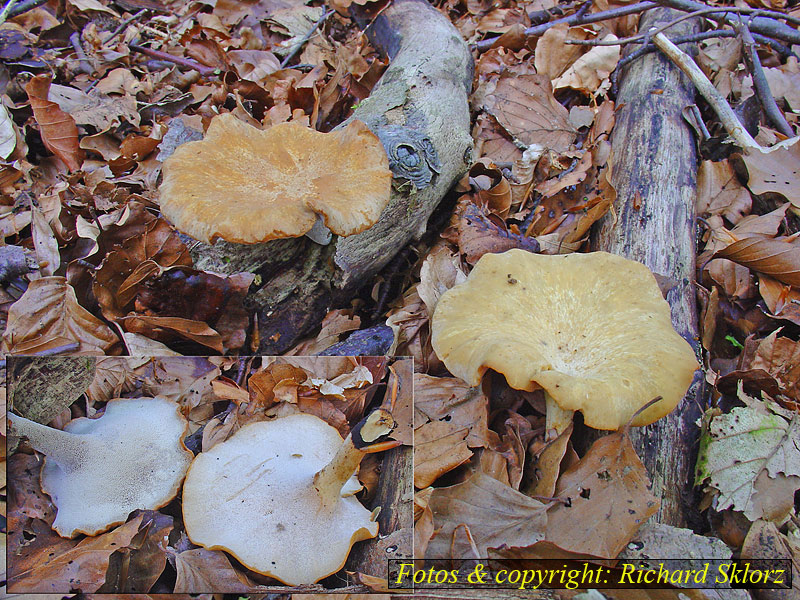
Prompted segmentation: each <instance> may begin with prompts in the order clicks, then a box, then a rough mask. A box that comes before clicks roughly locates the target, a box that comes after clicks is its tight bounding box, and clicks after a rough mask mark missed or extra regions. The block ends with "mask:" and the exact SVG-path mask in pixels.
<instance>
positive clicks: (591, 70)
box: [553, 33, 621, 94]
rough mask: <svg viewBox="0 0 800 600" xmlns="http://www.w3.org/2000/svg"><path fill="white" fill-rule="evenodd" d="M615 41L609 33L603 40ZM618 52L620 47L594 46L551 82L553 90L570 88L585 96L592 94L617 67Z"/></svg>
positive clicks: (615, 37) (614, 37)
mask: <svg viewBox="0 0 800 600" xmlns="http://www.w3.org/2000/svg"><path fill="white" fill-rule="evenodd" d="M616 39H617V36H615V35H614V34H613V33H610V34H608V35H607V36H606V37H604V38H603V41H604V42H606V41H614V40H616ZM620 52H621V49H620V46H595V47H594V48H592V49H591V50H589V52H587V53H586V54H584V55H583V56H581V57H580V58H579V59H578V60H576V61H575V62H574V63H572V66H570V67H569V68H568V69H567V70H566V71H564V74H563V75H561V77H559V78H558V79H556V80H555V81H553V89H555V90H557V89H559V88H564V87H571V88H573V89H576V90H581V91H582V92H585V93H587V94H594V93H595V92H596V91H597V90H599V89H600V87H601V86H602V85H603V83H604V82H605V81H606V80H607V79H608V76H609V75H611V72H612V71H613V70H614V69H615V68H616V67H617V62H619V56H620Z"/></svg>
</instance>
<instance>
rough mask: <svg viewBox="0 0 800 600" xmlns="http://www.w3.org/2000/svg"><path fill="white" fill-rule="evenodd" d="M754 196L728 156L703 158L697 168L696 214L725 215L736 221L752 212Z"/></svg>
mask: <svg viewBox="0 0 800 600" xmlns="http://www.w3.org/2000/svg"><path fill="white" fill-rule="evenodd" d="M751 206H752V200H751V198H750V194H749V193H748V191H747V189H746V188H745V187H744V186H742V185H741V184H740V183H739V181H738V179H736V175H735V174H734V172H733V167H731V165H730V163H729V162H728V161H727V160H723V161H719V162H712V161H710V160H704V161H703V162H701V163H700V169H699V170H698V172H697V214H698V215H703V214H707V215H722V216H723V217H725V218H726V219H727V220H728V221H729V222H730V223H732V224H734V225H736V224H737V223H738V222H739V221H741V219H742V217H744V216H745V215H746V214H748V213H749V212H750V208H751Z"/></svg>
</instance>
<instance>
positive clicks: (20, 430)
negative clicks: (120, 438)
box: [7, 413, 94, 466]
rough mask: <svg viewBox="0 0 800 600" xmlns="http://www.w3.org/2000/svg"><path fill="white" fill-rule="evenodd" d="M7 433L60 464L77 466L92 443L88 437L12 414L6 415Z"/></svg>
mask: <svg viewBox="0 0 800 600" xmlns="http://www.w3.org/2000/svg"><path fill="white" fill-rule="evenodd" d="M7 420H8V425H9V432H10V433H12V434H14V435H16V436H18V437H24V438H27V439H28V443H30V445H31V446H32V447H33V448H34V449H35V450H38V451H39V452H41V453H42V454H45V455H47V456H49V457H50V458H52V459H53V460H55V461H57V462H59V463H61V464H65V465H67V464H69V465H72V466H77V463H79V462H80V458H81V457H84V456H86V452H87V448H88V447H89V446H90V445H91V444H92V442H93V441H94V440H93V439H92V438H91V437H90V436H83V435H78V434H75V433H69V432H67V431H61V430H60V429H53V428H52V427H48V426H47V425H42V424H41V423H37V422H36V421H31V420H30V419H26V418H25V417H20V416H19V415H15V414H13V413H8V415H7Z"/></svg>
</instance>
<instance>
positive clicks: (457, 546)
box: [426, 472, 547, 558]
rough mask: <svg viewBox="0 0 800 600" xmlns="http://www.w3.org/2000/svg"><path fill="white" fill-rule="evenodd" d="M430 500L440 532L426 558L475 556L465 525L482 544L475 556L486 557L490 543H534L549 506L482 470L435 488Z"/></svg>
mask: <svg viewBox="0 0 800 600" xmlns="http://www.w3.org/2000/svg"><path fill="white" fill-rule="evenodd" d="M429 505H430V507H431V510H432V511H433V518H434V524H435V526H436V527H437V529H438V530H439V531H438V532H437V533H436V535H434V537H433V538H432V539H431V540H430V542H429V544H428V550H427V554H426V558H470V557H473V552H472V548H471V546H470V545H469V543H468V542H467V541H466V536H465V535H464V531H463V530H464V528H465V527H466V528H468V530H469V533H470V535H471V537H472V539H473V540H474V541H475V544H476V546H477V548H478V552H479V556H478V557H474V558H481V557H486V556H487V555H488V549H489V548H499V547H500V546H503V545H506V546H528V545H530V544H533V543H534V542H537V541H539V540H541V539H542V538H543V537H544V530H545V526H546V522H547V514H546V513H547V510H546V506H545V505H544V504H542V503H541V502H539V501H538V500H534V499H533V498H529V497H528V496H526V495H525V494H522V493H520V492H518V491H516V490H515V489H513V488H511V487H509V486H507V485H505V484H503V483H501V482H499V481H497V480H496V479H494V478H493V477H490V476H489V475H485V474H484V473H481V472H476V473H475V474H474V475H473V476H472V477H470V478H469V479H468V480H467V481H465V482H464V483H459V484H458V485H454V486H450V487H445V488H438V489H436V490H434V492H433V493H432V494H431V498H430V502H429Z"/></svg>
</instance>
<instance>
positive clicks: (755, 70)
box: [736, 16, 794, 137]
mask: <svg viewBox="0 0 800 600" xmlns="http://www.w3.org/2000/svg"><path fill="white" fill-rule="evenodd" d="M736 31H737V32H739V33H740V34H741V36H742V46H743V49H744V62H745V63H746V64H747V68H748V69H749V70H750V74H751V75H752V76H753V89H755V92H756V96H757V97H758V100H759V102H761V106H762V107H763V108H764V112H765V113H766V114H767V118H768V119H769V121H770V123H772V124H773V125H774V126H775V128H776V129H777V130H778V131H780V132H781V133H782V134H783V135H785V136H786V137H792V136H794V131H793V130H792V127H791V126H790V125H789V123H787V122H786V117H784V116H783V111H782V110H781V109H780V108H779V107H778V103H777V102H775V97H774V96H773V95H772V92H771V91H770V89H769V83H767V76H766V74H765V73H764V67H762V66H761V59H759V58H758V52H756V41H755V40H754V39H753V34H752V33H750V28H749V27H748V26H747V23H745V22H744V20H742V18H741V16H740V17H739V23H738V24H737V25H736Z"/></svg>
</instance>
